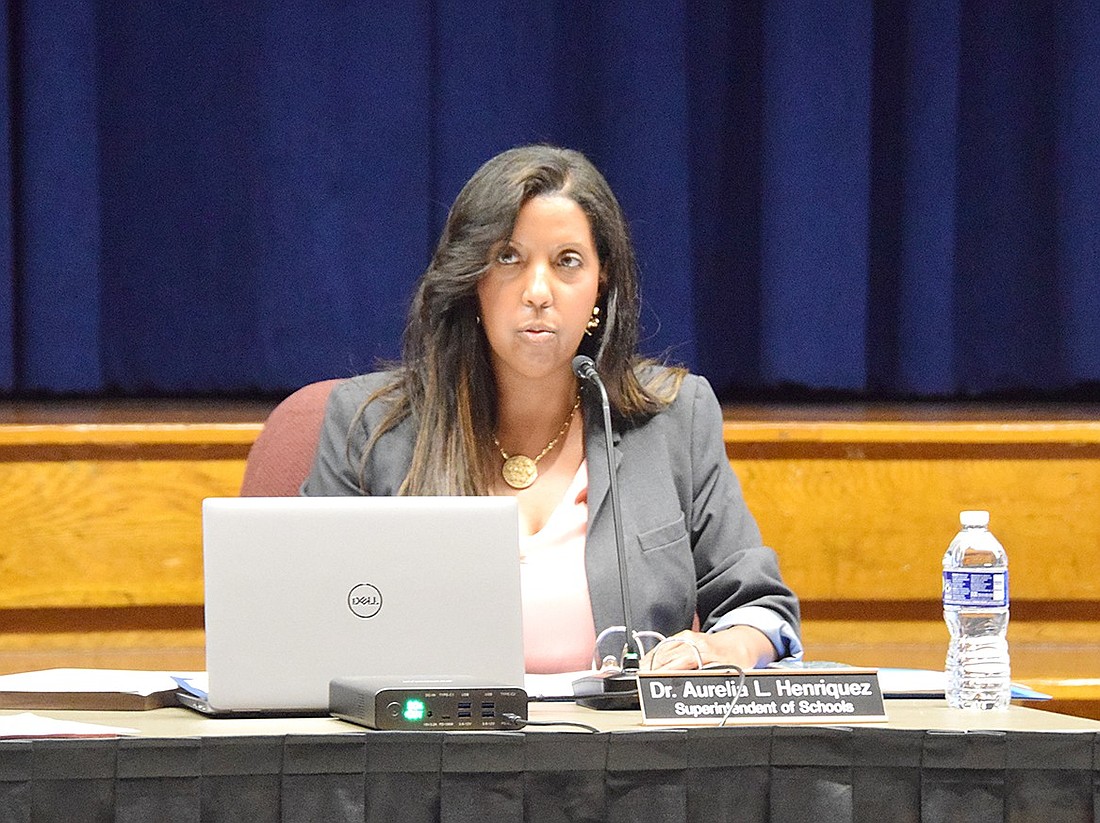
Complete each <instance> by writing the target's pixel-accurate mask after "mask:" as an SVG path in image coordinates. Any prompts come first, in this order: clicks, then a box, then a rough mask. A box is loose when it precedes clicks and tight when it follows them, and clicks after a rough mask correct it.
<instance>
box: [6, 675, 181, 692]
mask: <svg viewBox="0 0 1100 823" xmlns="http://www.w3.org/2000/svg"><path fill="white" fill-rule="evenodd" d="M181 676H187V675H186V673H185V674H184V675H181ZM175 687H176V681H175V680H174V679H173V678H172V676H171V675H170V674H168V673H167V672H149V671H138V670H134V669H43V670H41V671H35V672H20V673H18V674H5V675H0V691H4V692H118V693H120V694H138V695H142V696H146V695H150V694H155V693H156V692H162V691H164V690H166V689H174V688H175Z"/></svg>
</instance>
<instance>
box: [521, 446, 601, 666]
mask: <svg viewBox="0 0 1100 823" xmlns="http://www.w3.org/2000/svg"><path fill="white" fill-rule="evenodd" d="M587 527H588V465H587V463H585V462H584V461H582V462H581V465H580V468H579V469H577V474H576V476H575V477H574V478H573V482H572V483H571V484H570V485H569V488H568V489H567V490H566V492H565V495H564V496H563V497H562V499H561V502H560V503H559V504H558V506H557V508H556V509H554V511H553V513H552V514H551V515H550V519H549V520H547V521H546V525H544V526H543V527H542V529H540V530H539V531H538V532H537V533H536V534H532V535H520V539H519V552H520V582H521V585H522V591H523V645H524V650H525V652H526V659H527V671H528V672H531V673H535V674H548V673H553V672H571V671H579V670H581V669H588V668H590V667H591V666H592V652H593V648H594V647H595V645H596V627H595V625H594V624H593V622H592V602H591V600H590V598H589V594H588V577H587V575H586V574H585V569H584V543H585V531H586V529H587Z"/></svg>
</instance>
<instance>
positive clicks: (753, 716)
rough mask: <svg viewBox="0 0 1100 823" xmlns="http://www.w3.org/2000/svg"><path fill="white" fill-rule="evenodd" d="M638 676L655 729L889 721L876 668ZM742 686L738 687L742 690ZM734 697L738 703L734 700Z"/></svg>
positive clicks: (646, 713)
mask: <svg viewBox="0 0 1100 823" xmlns="http://www.w3.org/2000/svg"><path fill="white" fill-rule="evenodd" d="M739 681H740V676H739V675H738V674H737V672H727V671H721V672H720V671H713V672H711V671H690V672H689V671H684V672H639V673H638V694H639V696H640V698H641V708H642V722H643V723H645V724H647V725H657V726H683V725H698V726H717V725H720V724H722V723H723V718H725V722H724V724H725V725H727V726H730V725H746V724H755V725H759V724H768V725H771V724H775V723H780V724H796V723H873V722H875V721H885V720H886V709H885V707H884V705H883V702H882V687H881V686H880V685H879V682H878V672H877V671H876V670H875V669H847V668H845V669H807V670H800V669H749V670H746V671H745V680H744V683H740V684H739ZM739 686H740V687H739ZM735 698H736V699H735Z"/></svg>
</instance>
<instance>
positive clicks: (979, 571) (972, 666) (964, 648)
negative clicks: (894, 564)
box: [943, 511, 1012, 709]
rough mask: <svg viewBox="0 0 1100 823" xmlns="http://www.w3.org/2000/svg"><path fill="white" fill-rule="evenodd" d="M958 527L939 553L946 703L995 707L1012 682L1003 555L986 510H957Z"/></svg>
mask: <svg viewBox="0 0 1100 823" xmlns="http://www.w3.org/2000/svg"><path fill="white" fill-rule="evenodd" d="M959 522H960V523H962V530H961V531H960V532H959V533H958V534H957V535H955V539H954V540H952V541H951V545H950V546H948V547H947V551H946V552H945V553H944V555H943V619H944V620H945V621H946V622H947V629H948V631H950V632H951V643H950V645H949V646H948V647H947V665H946V667H945V674H946V680H947V683H946V688H945V691H946V696H947V703H948V705H949V706H952V707H953V708H956V709H1001V708H1004V707H1005V706H1007V705H1008V701H1009V697H1010V696H1011V692H1012V683H1011V677H1010V673H1009V664H1008V639H1007V633H1008V555H1006V554H1005V550H1004V546H1002V545H1001V544H1000V543H999V542H998V541H997V538H996V537H994V536H993V535H992V533H991V532H990V531H989V528H988V527H989V512H984V511H966V512H962V513H961V514H960V515H959Z"/></svg>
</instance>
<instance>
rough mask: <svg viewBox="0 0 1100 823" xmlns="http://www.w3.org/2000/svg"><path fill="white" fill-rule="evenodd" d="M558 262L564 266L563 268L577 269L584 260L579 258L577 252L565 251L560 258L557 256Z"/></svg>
mask: <svg viewBox="0 0 1100 823" xmlns="http://www.w3.org/2000/svg"><path fill="white" fill-rule="evenodd" d="M558 263H559V264H561V265H562V266H565V268H567V269H577V268H580V267H581V266H583V265H584V260H582V259H581V256H580V255H579V254H575V253H574V252H566V253H565V254H563V255H562V256H561V257H560V258H558Z"/></svg>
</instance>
